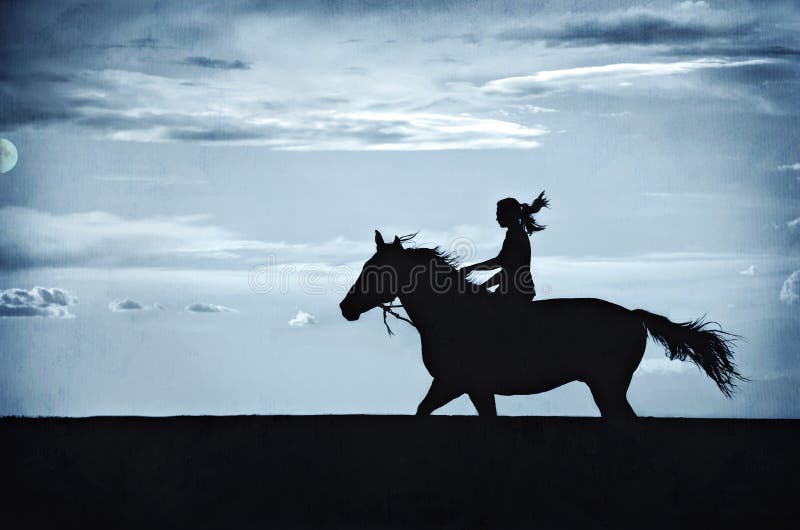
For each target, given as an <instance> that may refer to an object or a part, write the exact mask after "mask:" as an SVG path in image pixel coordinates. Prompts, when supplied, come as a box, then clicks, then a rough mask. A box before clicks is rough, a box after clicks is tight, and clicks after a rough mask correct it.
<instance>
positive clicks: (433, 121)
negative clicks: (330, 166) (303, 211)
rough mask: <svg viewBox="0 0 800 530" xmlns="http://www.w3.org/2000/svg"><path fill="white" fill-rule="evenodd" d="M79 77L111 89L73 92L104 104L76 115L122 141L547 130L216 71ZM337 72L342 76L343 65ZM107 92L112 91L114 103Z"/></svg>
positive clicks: (445, 141)
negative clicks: (209, 81) (194, 79)
mask: <svg viewBox="0 0 800 530" xmlns="http://www.w3.org/2000/svg"><path fill="white" fill-rule="evenodd" d="M255 75H256V77H257V75H258V74H255ZM83 76H84V77H85V78H88V79H92V80H93V82H94V83H97V84H101V85H103V86H105V87H106V90H105V91H103V92H102V93H96V92H90V93H88V94H86V93H83V92H80V93H76V94H74V96H75V97H77V98H84V99H85V98H87V97H88V98H89V99H98V98H99V99H103V101H104V104H103V105H98V106H96V107H87V108H83V109H82V110H81V113H82V115H83V116H82V117H81V118H79V119H77V120H76V123H77V124H79V125H82V126H84V127H87V128H89V129H91V130H94V131H96V132H98V133H99V134H101V135H103V136H104V137H110V138H111V139H116V140H121V141H133V142H171V141H191V142H213V143H238V144H249V145H261V146H266V147H269V148H271V149H276V150H293V151H298V150H300V151H330V150H340V151H362V150H363V151H417V150H422V151H431V150H445V149H528V148H532V147H537V146H538V145H539V144H538V143H537V142H536V141H534V140H533V138H534V137H536V136H541V135H543V134H546V132H547V131H546V130H545V129H543V128H541V127H532V126H528V125H522V124H520V123H516V122H512V121H503V120H498V119H492V118H489V117H482V116H477V115H465V114H463V113H455V114H452V113H445V112H438V113H431V112H419V111H418V110H415V109H417V108H418V107H419V102H417V103H416V104H410V103H409V102H406V103H405V104H399V103H398V104H397V105H394V104H393V105H390V106H387V107H386V108H392V109H393V110H392V111H391V112H386V111H384V112H376V111H375V110H374V109H371V108H370V107H371V105H370V104H369V102H370V101H372V98H370V99H369V100H367V101H364V100H363V99H362V98H357V97H355V98H341V99H342V103H337V104H331V103H327V102H326V98H324V97H319V96H311V95H310V94H306V95H305V100H303V96H302V95H301V94H300V93H299V92H302V89H301V88H300V87H296V90H295V91H294V92H293V93H292V95H291V96H289V94H284V95H283V96H282V98H283V99H284V101H283V102H281V103H276V104H273V105H265V97H266V96H265V95H264V93H263V89H264V86H263V85H260V84H259V83H258V82H257V79H250V78H244V79H238V80H237V83H229V84H225V82H224V81H222V80H219V81H218V83H219V84H215V85H214V86H213V87H211V86H208V85H206V84H190V85H188V86H187V85H186V84H185V83H184V82H182V81H181V80H180V79H172V78H167V77H161V76H154V75H147V74H143V73H139V72H131V71H117V70H105V71H102V72H84V73H83ZM336 79H337V81H338V82H341V80H342V78H341V76H340V74H337V78H336ZM295 82H298V80H295ZM270 84H271V83H270ZM133 86H135V87H136V89H135V91H134V90H132V89H131V87H133ZM374 88H377V87H374ZM298 91H299V92H298ZM387 95H388V94H387ZM397 95H399V94H397ZM405 95H406V96H407V94H405ZM289 97H290V98H291V100H290V101H286V98H289ZM106 98H112V100H113V101H112V102H111V104H108V102H106V101H105V99H106ZM298 98H299V99H300V100H298ZM328 99H330V98H328ZM334 99H335V98H334ZM222 101H224V103H222ZM384 106H385V105H384ZM337 107H338V108H337ZM473 108H474V107H469V108H466V109H464V110H473ZM529 110H530V111H531V112H549V111H551V109H545V108H542V107H532V108H531V109H529Z"/></svg>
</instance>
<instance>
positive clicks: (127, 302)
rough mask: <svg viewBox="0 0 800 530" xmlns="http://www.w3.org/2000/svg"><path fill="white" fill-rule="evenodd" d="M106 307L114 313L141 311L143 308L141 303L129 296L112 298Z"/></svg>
mask: <svg viewBox="0 0 800 530" xmlns="http://www.w3.org/2000/svg"><path fill="white" fill-rule="evenodd" d="M108 308H109V309H110V310H111V311H113V312H114V313H121V312H125V311H141V310H142V309H145V307H144V306H143V305H142V304H140V303H139V302H136V301H135V300H131V299H130V298H123V299H122V300H113V301H112V302H111V303H109V304H108Z"/></svg>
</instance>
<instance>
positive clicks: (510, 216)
mask: <svg viewBox="0 0 800 530" xmlns="http://www.w3.org/2000/svg"><path fill="white" fill-rule="evenodd" d="M521 221H522V205H521V204H520V203H519V201H518V200H517V199H514V198H512V197H508V198H505V199H503V200H501V201H497V224H499V225H500V226H502V227H503V228H508V227H511V226H516V225H518V224H520V222H521Z"/></svg>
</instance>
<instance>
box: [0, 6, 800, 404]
mask: <svg viewBox="0 0 800 530" xmlns="http://www.w3.org/2000/svg"><path fill="white" fill-rule="evenodd" d="M6 10H7V11H8V15H7V16H6V15H5V14H4V18H3V20H2V21H0V34H2V35H3V37H2V38H1V39H0V59H1V60H2V63H3V64H6V65H11V66H10V68H7V69H5V70H4V72H3V73H2V74H0V136H2V137H4V138H8V139H10V140H11V141H13V142H14V143H15V145H16V146H17V148H18V150H19V162H18V164H17V166H16V167H15V168H14V169H13V170H12V171H11V172H9V173H6V174H4V175H2V178H1V179H0V185H2V193H0V291H4V292H3V295H2V300H0V301H1V302H2V305H0V330H2V331H0V336H1V337H2V343H3V347H2V349H1V350H0V365H1V366H2V368H3V369H2V370H0V374H1V375H0V414H32V415H40V414H41V415H49V414H58V415H89V414H154V415H162V414H183V413H191V414H201V413H211V414H232V413H264V414H271V413H340V412H341V413H344V412H347V413H361V412H363V413H410V412H412V411H413V410H414V409H415V407H416V404H417V402H418V400H419V399H420V398H421V396H422V395H423V394H424V392H425V390H426V388H427V385H428V384H429V376H428V374H427V373H426V372H425V369H424V367H423V366H422V363H421V360H420V357H419V343H418V339H417V338H416V335H415V334H414V333H413V330H410V329H404V325H401V324H402V323H397V325H395V326H394V328H395V331H396V332H397V333H398V335H397V336H396V337H392V338H389V337H387V336H386V333H385V330H384V328H383V325H382V323H381V321H380V315H378V314H376V315H369V316H368V318H366V319H362V320H361V321H359V322H357V323H348V322H346V321H345V320H344V319H342V318H341V317H340V315H339V314H338V307H337V304H338V301H339V300H340V299H341V297H342V296H343V294H344V293H343V288H344V287H346V285H347V282H348V281H349V280H350V279H352V275H353V271H357V270H359V269H360V266H361V263H363V261H365V260H366V259H367V258H368V257H369V256H370V255H371V253H372V250H373V246H372V243H371V241H372V230H373V229H375V228H379V229H381V230H383V231H384V234H394V233H398V234H405V233H409V232H415V231H417V230H420V234H419V237H418V239H419V241H420V243H429V244H434V243H435V244H439V245H442V246H444V247H448V248H453V249H455V250H457V251H458V252H460V253H461V254H462V257H463V258H464V259H465V260H466V261H475V260H478V259H485V258H488V257H490V256H492V255H493V253H495V252H496V251H497V249H498V248H499V245H500V242H501V241H502V237H503V233H502V231H501V230H500V229H499V228H498V227H497V226H496V224H495V222H494V204H495V202H496V201H497V200H498V199H501V198H503V197H506V196H514V197H517V198H519V199H521V200H531V199H533V198H534V197H535V196H536V195H537V194H538V193H539V191H541V190H542V189H546V190H547V192H548V195H549V196H550V197H551V200H552V208H551V209H550V210H546V211H544V212H543V213H542V214H541V215H540V217H539V221H540V222H542V223H544V224H546V225H547V229H546V230H545V231H543V232H541V233H537V234H535V235H534V236H533V239H532V246H533V255H534V258H533V265H534V271H535V278H536V282H537V290H538V291H539V293H540V294H541V296H542V297H564V296H596V297H601V298H606V299H609V300H612V301H615V302H618V303H621V304H623V305H625V306H627V307H631V308H634V307H642V308H646V309H649V310H651V311H655V312H658V313H662V314H665V315H668V316H670V317H671V318H674V319H688V318H694V317H697V316H701V315H703V314H707V315H708V317H709V318H711V319H713V320H716V321H719V322H721V323H722V325H723V326H724V327H725V328H726V329H729V330H731V331H733V332H736V333H740V334H742V335H744V336H745V337H747V339H748V340H747V342H745V343H742V344H741V345H740V346H739V348H738V355H737V358H738V359H739V362H740V365H741V368H742V371H743V372H744V373H745V374H746V375H747V376H749V377H750V378H751V379H752V381H751V382H750V383H748V384H746V385H743V386H742V388H741V390H740V392H739V393H738V394H737V395H736V397H735V398H734V399H733V400H727V399H725V398H724V397H723V396H722V395H721V394H720V393H719V392H718V391H717V390H716V388H715V387H714V385H713V383H712V382H711V381H710V380H708V379H707V378H705V377H704V376H702V375H701V374H699V373H698V372H697V370H696V369H695V368H694V367H693V366H691V365H688V364H681V363H678V362H669V361H667V360H666V358H665V357H664V356H663V353H662V352H661V351H660V350H658V349H657V348H656V347H655V346H654V345H650V346H648V350H647V354H646V359H645V362H644V363H643V365H642V367H641V369H640V371H639V372H638V373H637V375H636V377H635V378H634V383H633V385H632V387H631V390H630V394H629V397H630V401H631V403H632V405H633V406H634V408H635V409H636V410H637V411H638V412H639V413H640V414H650V415H680V416H745V417H747V416H749V417H753V416H755V417H760V416H768V417H797V416H799V415H800V400H798V394H797V390H796V389H797V388H798V384H797V383H798V378H799V377H800V374H799V373H798V349H797V346H796V345H797V339H798V338H800V321H798V318H799V317H800V315H798V307H800V273H797V274H795V275H793V273H794V272H795V271H796V270H800V256H798V249H799V248H800V221H798V220H797V219H798V216H800V200H799V199H800V182H799V181H798V179H800V156H798V146H799V145H800V127H798V125H800V124H799V123H798V112H799V111H800V108H798V104H797V102H796V99H797V98H796V93H797V88H798V86H797V85H798V72H799V71H800V70H799V69H798V60H799V58H800V43H798V39H797V35H798V34H800V33H798V29H800V16H798V9H797V7H796V5H794V4H793V3H781V2H776V3H771V4H770V7H769V9H763V8H760V9H759V8H757V6H756V5H755V4H750V3H747V2H726V3H724V4H723V3H716V2H647V3H632V2H600V3H597V4H595V7H593V5H592V4H591V3H589V4H587V5H586V6H585V7H583V8H582V9H581V10H580V11H566V10H564V9H563V7H562V6H561V3H560V2H552V3H548V2H541V3H538V4H536V5H531V4H530V3H515V2H507V3H503V4H498V3H492V2H444V3H437V5H436V6H435V7H434V6H432V5H430V4H428V3H416V4H415V3H411V4H404V5H403V6H402V7H386V8H378V7H375V6H374V5H372V3H369V2H257V1H242V2H229V3H226V4H225V7H224V8H220V7H219V6H214V5H212V4H211V3H206V2H187V3H170V4H164V3H162V2H136V3H126V2H103V3H70V2H36V1H33V2H25V3H22V2H19V3H16V4H13V5H11V6H10V7H8V8H6ZM265 271H266V272H265ZM266 273H269V274H271V276H269V279H271V280H274V281H273V282H272V283H270V284H269V285H266V284H264V283H263V281H264V280H265V278H267V276H264V274H266ZM259 282H262V283H259ZM37 286H39V287H42V289H38V290H36V289H35V287H37ZM298 312H300V315H299V316H298ZM303 314H306V315H307V316H303ZM290 321H291V322H292V324H290ZM498 410H499V412H500V413H501V414H503V413H505V414H587V415H594V414H596V410H595V408H594V405H593V403H592V402H591V398H590V396H589V393H588V391H587V390H586V389H585V388H583V387H582V386H580V385H578V384H574V385H567V386H566V387H563V388H561V389H558V390H557V391H554V392H550V393H547V394H543V395H538V396H523V397H509V398H501V399H500V400H499V401H498ZM443 412H445V413H472V407H471V405H469V403H468V402H466V400H463V399H462V400H459V401H457V402H455V403H453V404H451V405H449V406H448V407H447V408H445V409H444V410H443Z"/></svg>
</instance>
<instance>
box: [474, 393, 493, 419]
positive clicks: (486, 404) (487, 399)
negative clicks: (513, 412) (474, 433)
mask: <svg viewBox="0 0 800 530" xmlns="http://www.w3.org/2000/svg"><path fill="white" fill-rule="evenodd" d="M468 395H469V399H470V401H472V404H473V405H475V409H476V410H477V411H478V416H497V407H496V406H495V403H494V394H481V393H476V392H470V393H469V394H468Z"/></svg>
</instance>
